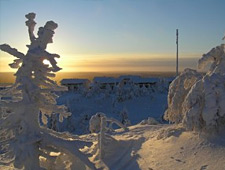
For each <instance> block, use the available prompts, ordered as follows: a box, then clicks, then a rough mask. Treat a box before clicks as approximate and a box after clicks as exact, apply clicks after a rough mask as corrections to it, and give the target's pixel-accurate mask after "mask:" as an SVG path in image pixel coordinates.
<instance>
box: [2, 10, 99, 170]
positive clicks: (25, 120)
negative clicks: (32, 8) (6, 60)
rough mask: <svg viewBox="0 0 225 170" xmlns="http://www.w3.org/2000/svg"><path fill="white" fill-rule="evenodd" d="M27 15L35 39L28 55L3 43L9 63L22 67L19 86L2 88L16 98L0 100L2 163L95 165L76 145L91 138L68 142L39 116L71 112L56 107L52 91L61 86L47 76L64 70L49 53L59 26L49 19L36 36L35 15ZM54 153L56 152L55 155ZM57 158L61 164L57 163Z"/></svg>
mask: <svg viewBox="0 0 225 170" xmlns="http://www.w3.org/2000/svg"><path fill="white" fill-rule="evenodd" d="M26 18H27V19H28V20H27V21H26V25H27V26H28V32H29V37H30V41H31V44H30V45H27V47H28V48H29V49H28V52H27V54H26V55H24V54H23V53H21V52H18V51H17V50H16V49H14V48H11V47H10V46H9V45H7V44H3V45H0V49H1V50H2V51H5V52H7V53H9V54H11V55H13V56H15V57H16V58H17V59H16V60H14V62H13V63H12V64H10V67H11V68H15V69H18V70H17V72H16V74H15V76H16V82H15V84H14V85H13V86H12V87H11V88H10V89H7V90H5V91H1V96H0V97H2V96H7V95H11V96H12V100H11V101H3V100H1V101H0V124H1V127H0V163H1V164H4V165H6V166H7V165H11V164H13V165H14V167H15V168H18V169H21V168H24V169H27V170H30V169H32V170H39V169H47V168H48V167H49V166H51V168H53V169H54V166H56V164H57V166H60V165H61V166H63V165H64V164H65V161H67V166H68V165H70V168H72V167H73V168H74V167H76V166H77V159H79V160H80V162H81V164H83V165H84V166H88V167H89V168H90V169H95V167H94V165H93V164H92V163H91V162H90V161H89V159H88V157H87V156H85V155H84V154H83V153H82V152H80V151H79V148H78V147H77V146H79V145H85V144H88V142H84V141H79V140H78V138H77V137H75V136H71V135H69V138H70V140H68V135H66V134H62V133H61V134H60V133H56V132H53V131H52V130H48V129H46V128H43V127H40V124H39V114H42V116H41V117H42V121H43V123H44V124H46V123H47V121H46V120H47V118H46V116H45V115H49V116H50V115H52V114H56V113H57V114H59V118H60V120H61V121H62V120H63V118H64V117H67V116H69V115H70V113H69V112H68V111H67V109H66V107H65V106H62V105H61V106H59V105H56V100H55V99H56V97H57V96H56V95H55V94H54V93H52V91H56V90H59V89H60V87H59V86H58V85H57V84H56V83H55V82H54V81H53V80H51V79H50V78H49V77H54V76H55V74H54V73H55V72H57V71H59V70H60V68H59V67H58V66H57V62H56V60H55V58H59V57H60V56H59V55H58V54H51V53H49V52H47V51H46V47H47V44H48V43H52V37H53V35H54V30H55V29H56V28H57V24H56V23H55V22H53V21H48V22H47V23H46V24H45V26H44V27H40V28H39V31H38V36H37V37H35V35H34V34H33V31H34V27H35V24H36V23H35V21H34V18H35V14H34V13H29V14H27V15H26ZM44 60H48V61H49V62H50V64H51V66H49V65H46V64H44V63H43V61H44ZM51 152H55V153H56V154H55V155H52V154H51ZM59 158H60V159H61V161H60V162H59V161H57V160H58V159H59ZM63 158H66V160H63ZM40 160H42V162H40ZM82 162H83V163H82ZM41 165H42V166H41ZM73 168H72V169H73Z"/></svg>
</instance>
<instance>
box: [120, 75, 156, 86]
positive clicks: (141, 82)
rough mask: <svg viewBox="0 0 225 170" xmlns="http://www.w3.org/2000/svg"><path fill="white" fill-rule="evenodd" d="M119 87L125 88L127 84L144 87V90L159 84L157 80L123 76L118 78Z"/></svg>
mask: <svg viewBox="0 0 225 170" xmlns="http://www.w3.org/2000/svg"><path fill="white" fill-rule="evenodd" d="M119 80H120V86H125V85H127V84H134V85H137V86H139V87H140V88H142V87H143V86H145V87H146V88H149V87H151V86H155V85H156V83H158V82H159V78H153V77H149V78H143V77H141V76H136V75H125V76H120V77H119Z"/></svg>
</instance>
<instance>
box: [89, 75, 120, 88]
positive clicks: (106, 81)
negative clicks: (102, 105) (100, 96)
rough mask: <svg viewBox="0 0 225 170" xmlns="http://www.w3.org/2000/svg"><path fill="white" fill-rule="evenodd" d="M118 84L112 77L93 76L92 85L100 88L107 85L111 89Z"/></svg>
mask: <svg viewBox="0 0 225 170" xmlns="http://www.w3.org/2000/svg"><path fill="white" fill-rule="evenodd" d="M118 84H119V80H118V79H117V78H114V77H95V78H94V79H93V85H98V86H99V87H100V88H101V89H106V88H107V86H108V87H110V88H111V89H112V90H113V89H114V88H115V86H117V85H118Z"/></svg>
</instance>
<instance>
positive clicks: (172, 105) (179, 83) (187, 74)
mask: <svg viewBox="0 0 225 170" xmlns="http://www.w3.org/2000/svg"><path fill="white" fill-rule="evenodd" d="M200 78H201V75H200V74H199V73H197V71H195V70H192V69H189V68H186V69H185V70H184V72H182V73H181V74H180V75H179V76H178V77H176V79H175V80H174V81H173V82H172V83H171V84H170V88H169V93H168V109H167V110H166V112H165V114H164V119H165V120H169V121H170V122H173V123H181V122H182V120H183V116H184V115H183V114H182V109H183V102H184V99H185V97H186V96H187V94H188V92H189V91H190V89H191V87H192V86H193V85H194V84H195V83H196V82H197V81H198V80H199V79H200Z"/></svg>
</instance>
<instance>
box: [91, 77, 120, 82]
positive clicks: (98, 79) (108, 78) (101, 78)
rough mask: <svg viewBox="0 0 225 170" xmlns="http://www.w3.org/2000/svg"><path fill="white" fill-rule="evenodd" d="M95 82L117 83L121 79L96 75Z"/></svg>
mask: <svg viewBox="0 0 225 170" xmlns="http://www.w3.org/2000/svg"><path fill="white" fill-rule="evenodd" d="M93 82H95V83H117V82H119V80H118V79H117V78H114V77H95V78H94V79H93Z"/></svg>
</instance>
